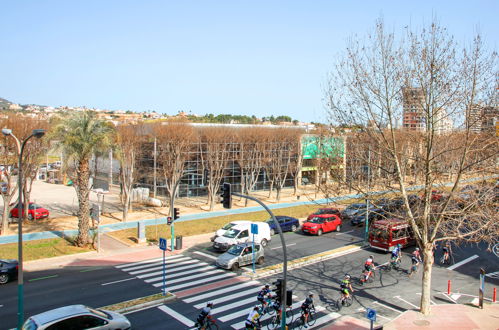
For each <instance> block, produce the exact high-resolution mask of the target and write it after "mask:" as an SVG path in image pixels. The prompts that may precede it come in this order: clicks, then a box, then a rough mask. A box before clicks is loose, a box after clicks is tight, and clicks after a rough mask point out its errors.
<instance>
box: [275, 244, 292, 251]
mask: <svg viewBox="0 0 499 330" xmlns="http://www.w3.org/2000/svg"><path fill="white" fill-rule="evenodd" d="M293 245H296V243H291V244H286V247H288V246H293ZM270 249H271V250H277V249H282V245H280V246H276V247H273V248H270Z"/></svg>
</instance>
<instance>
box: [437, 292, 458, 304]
mask: <svg viewBox="0 0 499 330" xmlns="http://www.w3.org/2000/svg"><path fill="white" fill-rule="evenodd" d="M440 293H441V294H443V295H444V296H445V297H446V298H447V299H449V300H450V301H452V302H453V303H454V304H457V301H455V300H454V299H452V298H451V297H449V295H448V294H447V293H446V292H440Z"/></svg>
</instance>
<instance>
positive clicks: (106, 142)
mask: <svg viewBox="0 0 499 330" xmlns="http://www.w3.org/2000/svg"><path fill="white" fill-rule="evenodd" d="M112 133H113V128H112V127H111V126H110V125H109V124H108V123H106V122H105V121H103V120H100V119H98V118H97V117H96V115H95V112H93V111H90V110H86V111H83V112H76V113H73V114H70V115H69V116H68V117H65V118H62V120H61V121H60V122H59V123H57V124H56V126H55V129H54V133H53V136H52V138H53V139H54V140H57V141H58V144H57V147H58V149H60V150H61V151H62V152H63V154H64V156H65V159H66V162H65V168H66V169H67V170H68V175H69V176H70V177H71V180H72V181H73V187H74V188H75V190H76V194H77V196H78V237H77V238H76V241H75V244H76V245H77V246H84V245H86V244H88V242H89V236H88V234H89V217H90V202H89V193H90V184H89V181H90V160H91V158H92V156H93V155H94V153H96V152H99V151H104V150H108V148H109V146H110V141H111V137H112Z"/></svg>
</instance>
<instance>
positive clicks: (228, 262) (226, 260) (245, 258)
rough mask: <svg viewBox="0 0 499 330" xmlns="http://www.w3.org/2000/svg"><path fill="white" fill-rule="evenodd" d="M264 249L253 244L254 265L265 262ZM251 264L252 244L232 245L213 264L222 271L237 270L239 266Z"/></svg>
mask: <svg viewBox="0 0 499 330" xmlns="http://www.w3.org/2000/svg"><path fill="white" fill-rule="evenodd" d="M264 250H265V249H264V248H262V247H261V245H259V244H255V263H258V264H259V265H263V262H264V261H265V251H264ZM252 263H253V243H241V244H237V245H233V246H232V247H231V248H230V249H229V250H227V252H225V253H224V254H221V255H220V256H219V257H218V258H217V260H216V262H215V264H216V265H217V266H218V267H220V268H224V269H231V270H238V269H239V267H241V266H246V265H250V264H252Z"/></svg>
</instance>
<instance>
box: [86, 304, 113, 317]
mask: <svg viewBox="0 0 499 330" xmlns="http://www.w3.org/2000/svg"><path fill="white" fill-rule="evenodd" d="M87 308H88V310H89V311H90V312H91V313H92V314H95V315H97V316H100V317H103V318H106V319H108V320H110V319H111V318H112V317H111V315H109V314H108V313H106V312H104V311H103V310H100V309H93V308H90V307H87Z"/></svg>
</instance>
